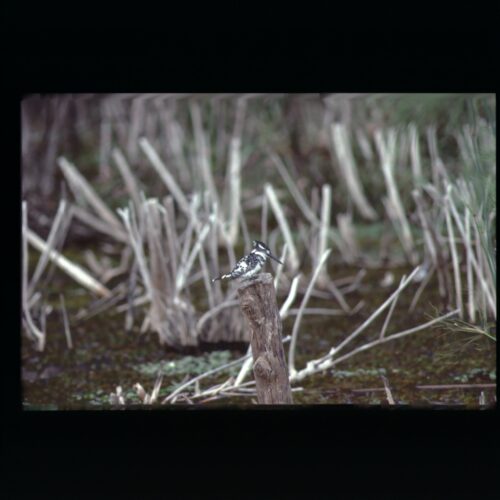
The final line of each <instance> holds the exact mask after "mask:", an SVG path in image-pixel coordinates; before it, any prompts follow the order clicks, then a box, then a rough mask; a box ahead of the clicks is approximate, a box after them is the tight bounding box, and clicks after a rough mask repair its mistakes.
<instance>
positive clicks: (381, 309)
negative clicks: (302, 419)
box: [302, 266, 420, 371]
mask: <svg viewBox="0 0 500 500" xmlns="http://www.w3.org/2000/svg"><path fill="white" fill-rule="evenodd" d="M419 269H420V266H417V267H416V268H415V269H414V270H413V271H412V273H411V274H410V275H409V276H408V278H406V279H405V280H404V281H403V282H402V283H401V284H400V285H399V287H398V288H397V289H396V290H395V291H394V292H393V293H392V294H391V295H390V297H389V298H388V299H387V300H386V301H385V302H384V303H383V304H382V305H381V306H380V307H379V308H378V309H377V310H376V311H375V312H374V313H373V314H372V315H371V316H370V317H369V318H368V319H367V320H366V321H364V322H363V323H362V324H361V325H360V326H359V327H358V328H356V330H355V331H354V332H352V333H351V335H349V337H347V338H346V339H344V340H343V341H342V342H341V343H340V344H339V345H338V346H337V347H334V348H332V349H330V352H329V353H328V354H326V355H325V356H323V357H321V358H319V359H317V360H314V361H312V362H310V363H312V365H316V366H318V365H321V364H324V362H327V361H328V360H330V359H331V358H332V357H333V356H334V355H335V354H337V353H338V352H339V351H340V350H341V349H342V348H343V347H345V346H346V345H347V344H348V343H349V342H351V341H352V340H353V339H354V338H356V337H357V336H358V335H359V334H360V333H361V332H363V331H364V330H365V328H366V327H367V326H368V325H369V324H371V323H372V322H373V321H374V320H375V319H376V318H377V317H378V316H379V315H380V314H382V313H383V312H384V311H385V310H386V309H387V308H388V307H389V306H390V305H391V303H392V302H393V301H394V300H396V298H397V297H398V296H399V294H400V293H401V292H402V291H403V290H404V289H405V288H406V287H407V286H408V285H409V284H410V283H411V282H412V280H413V277H414V276H415V274H417V272H418V271H419ZM306 370H307V368H306ZM302 371H303V370H302Z"/></svg>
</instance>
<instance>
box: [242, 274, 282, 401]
mask: <svg viewBox="0 0 500 500" xmlns="http://www.w3.org/2000/svg"><path fill="white" fill-rule="evenodd" d="M238 295H239V298H240V309H241V312H242V313H243V316H244V317H245V318H246V322H247V324H248V326H249V328H250V344H251V346H252V355H253V359H254V364H253V373H254V376H255V383H256V386H257V400H258V402H259V403H260V404H291V403H292V391H291V388H290V381H289V379H288V368H287V365H286V361H285V353H284V351H283V342H282V337H281V331H282V325H281V318H280V314H279V310H278V304H277V303H276V292H275V290H274V284H273V278H272V276H271V275H270V274H269V273H262V274H260V275H259V276H258V277H257V278H254V279H253V280H250V281H246V282H244V283H243V284H242V285H241V286H240V287H239V288H238Z"/></svg>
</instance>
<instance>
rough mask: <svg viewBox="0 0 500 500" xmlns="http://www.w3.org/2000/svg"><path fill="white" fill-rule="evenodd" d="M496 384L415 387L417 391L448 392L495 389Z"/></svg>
mask: <svg viewBox="0 0 500 500" xmlns="http://www.w3.org/2000/svg"><path fill="white" fill-rule="evenodd" d="M496 386H497V385H496V384H434V385H417V386H415V387H416V388H417V389H421V390H424V391H425V390H432V391H434V390H439V389H442V390H445V391H446V390H450V389H481V388H484V389H495V388H496Z"/></svg>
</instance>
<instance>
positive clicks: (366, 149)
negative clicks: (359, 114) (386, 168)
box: [356, 128, 374, 162]
mask: <svg viewBox="0 0 500 500" xmlns="http://www.w3.org/2000/svg"><path fill="white" fill-rule="evenodd" d="M356 139H357V140H358V144H359V148H360V149H361V153H362V154H363V156H364V158H365V160H366V161H367V162H371V161H373V157H374V155H373V149H372V146H371V144H370V139H369V138H368V136H367V135H366V132H365V131H364V130H363V129H362V128H358V129H356Z"/></svg>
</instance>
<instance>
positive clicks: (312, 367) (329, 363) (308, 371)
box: [291, 309, 458, 381]
mask: <svg viewBox="0 0 500 500" xmlns="http://www.w3.org/2000/svg"><path fill="white" fill-rule="evenodd" d="M456 314H458V309H455V310H454V311H450V312H449V313H447V314H445V315H443V316H440V317H439V318H435V319H433V320H431V321H428V322H426V323H424V324H422V325H418V326H415V327H413V328H409V329H407V330H403V331H402V332H398V333H394V334H392V335H389V336H388V337H384V338H383V339H377V340H374V341H373V342H368V343H367V344H363V345H362V346H360V347H357V348H356V349H353V350H352V351H350V352H348V353H347V354H344V355H343V356H340V357H339V358H335V359H331V356H329V358H328V359H326V361H323V362H321V359H320V360H313V361H309V362H308V363H307V367H306V368H304V369H303V370H300V371H299V372H297V373H296V374H295V375H294V376H293V377H291V380H292V381H298V380H303V379H304V378H305V377H308V376H309V375H313V374H315V373H319V372H322V371H325V370H329V369H330V368H333V367H334V366H335V365H337V364H339V363H340V362H342V361H345V360H346V359H349V358H351V357H352V356H354V355H356V354H358V353H360V352H362V351H366V350H367V349H371V348H372V347H375V346H377V345H381V344H385V343H386V342H389V341H391V340H396V339H399V338H402V337H406V336H407V335H411V334H413V333H417V332H420V331H422V330H425V329H426V328H429V327H430V326H433V325H435V324H436V323H439V322H440V321H444V320H446V319H448V318H450V317H451V316H455V315H456ZM319 362H321V364H319V365H318V363H319Z"/></svg>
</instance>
